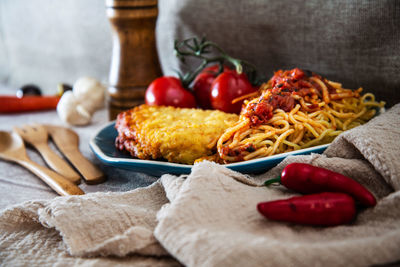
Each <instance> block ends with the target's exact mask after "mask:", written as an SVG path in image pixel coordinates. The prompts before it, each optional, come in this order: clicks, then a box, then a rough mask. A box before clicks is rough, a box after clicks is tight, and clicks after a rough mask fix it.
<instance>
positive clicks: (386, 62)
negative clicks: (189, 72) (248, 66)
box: [157, 0, 400, 106]
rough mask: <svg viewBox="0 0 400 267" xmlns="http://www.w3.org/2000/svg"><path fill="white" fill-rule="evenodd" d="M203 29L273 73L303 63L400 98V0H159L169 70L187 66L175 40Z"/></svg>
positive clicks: (163, 56) (350, 84)
mask: <svg viewBox="0 0 400 267" xmlns="http://www.w3.org/2000/svg"><path fill="white" fill-rule="evenodd" d="M203 35H204V36H206V37H207V39H209V40H211V41H214V42H216V43H217V44H219V45H220V46H221V47H223V48H224V49H225V50H226V51H227V52H228V53H229V54H231V55H232V56H234V57H237V58H241V59H246V60H248V61H250V62H252V63H254V64H255V65H256V66H258V68H259V70H261V71H262V72H264V73H265V74H266V75H267V76H268V77H271V76H272V74H273V71H274V70H278V69H289V68H294V67H300V68H304V69H308V70H312V71H314V72H317V73H319V74H321V75H323V76H326V77H327V78H328V79H331V80H333V81H337V82H341V83H342V84H343V86H344V87H346V88H352V89H356V88H358V87H360V86H362V87H363V88H364V91H371V92H373V93H375V94H376V95H377V97H378V98H379V99H380V100H385V101H387V102H388V104H389V106H390V105H393V104H394V103H398V102H400V1H397V0H382V1H362V0H335V1H321V0H308V1H304V0H280V1H273V0H247V1H243V0H159V18H158V24H157V45H158V53H159V57H160V62H161V65H162V69H163V71H164V72H165V73H167V74H174V73H175V70H185V66H183V65H182V64H181V63H180V62H179V61H178V59H177V58H176V57H175V56H174V53H173V40H174V39H178V40H183V39H186V38H190V37H193V36H198V37H201V36H203ZM188 68H189V69H190V68H193V66H192V65H190V64H189V66H188Z"/></svg>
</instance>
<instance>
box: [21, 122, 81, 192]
mask: <svg viewBox="0 0 400 267" xmlns="http://www.w3.org/2000/svg"><path fill="white" fill-rule="evenodd" d="M14 131H15V132H17V133H18V134H19V135H20V136H21V137H22V139H23V140H24V141H25V142H27V143H29V144H31V145H32V146H33V147H34V148H36V149H37V150H38V151H39V153H40V154H41V155H42V157H43V159H44V160H45V161H46V163H47V164H48V165H49V166H50V168H52V169H53V170H55V171H56V172H58V173H59V174H61V175H62V176H64V177H65V178H67V179H68V180H70V181H71V182H73V183H75V184H79V183H80V181H81V177H80V175H79V174H78V173H77V172H76V171H74V169H73V168H72V167H71V166H70V165H69V164H68V163H67V162H66V161H64V160H63V159H62V158H60V157H59V156H58V155H57V154H56V153H55V152H54V151H53V150H52V149H51V148H50V147H49V145H48V133H47V130H46V128H45V127H43V126H42V125H39V124H33V125H23V126H22V127H14Z"/></svg>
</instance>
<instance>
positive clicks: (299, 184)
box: [264, 163, 376, 207]
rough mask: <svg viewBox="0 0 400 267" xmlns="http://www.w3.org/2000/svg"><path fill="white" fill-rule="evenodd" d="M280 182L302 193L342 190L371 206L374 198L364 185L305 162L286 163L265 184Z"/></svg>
mask: <svg viewBox="0 0 400 267" xmlns="http://www.w3.org/2000/svg"><path fill="white" fill-rule="evenodd" d="M276 182H280V183H281V184H283V185H284V186H286V187H287V188H289V189H292V190H294V191H296V192H299V193H302V194H311V193H321V192H342V193H346V194H349V195H351V196H352V197H354V198H355V199H356V200H358V201H359V202H360V203H361V204H363V205H365V206H368V207H371V206H375V205H376V199H375V197H374V195H372V194H371V192H369V191H368V190H367V189H366V188H365V187H364V186H362V185H361V184H359V183H358V182H356V181H354V180H353V179H351V178H349V177H346V176H344V175H342V174H340V173H337V172H333V171H330V170H327V169H324V168H320V167H315V166H312V165H310V164H305V163H291V164H289V165H287V166H286V167H285V168H284V169H283V171H282V174H281V177H278V178H275V179H271V180H268V181H266V182H265V183H264V184H265V185H266V186H268V185H270V184H272V183H276Z"/></svg>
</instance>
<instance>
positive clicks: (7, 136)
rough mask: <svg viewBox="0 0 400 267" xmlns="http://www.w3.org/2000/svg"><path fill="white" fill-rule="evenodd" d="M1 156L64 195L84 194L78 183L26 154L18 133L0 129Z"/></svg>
mask: <svg viewBox="0 0 400 267" xmlns="http://www.w3.org/2000/svg"><path fill="white" fill-rule="evenodd" d="M0 158H1V159H3V160H8V161H13V162H16V163H18V164H20V165H21V166H23V167H25V168H27V169H28V170H30V171H31V172H32V173H34V174H35V175H37V176H38V177H39V178H40V179H42V181H43V182H45V183H46V184H47V185H49V186H50V187H51V188H52V189H53V190H54V191H56V192H57V193H58V194H60V195H62V196H67V195H83V194H84V192H83V191H82V190H81V189H80V188H79V187H78V186H77V185H75V184H73V183H72V182H71V181H69V180H67V179H66V178H65V177H63V176H61V175H60V174H58V173H56V172H53V171H51V170H49V169H47V168H45V167H43V166H40V165H39V164H37V163H36V162H33V161H32V160H30V159H29V158H28V155H27V154H26V149H25V146H24V141H23V140H22V138H21V137H20V136H19V135H18V134H17V133H14V132H13V133H9V132H4V131H0Z"/></svg>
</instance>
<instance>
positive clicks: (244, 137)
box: [203, 68, 385, 163]
mask: <svg viewBox="0 0 400 267" xmlns="http://www.w3.org/2000/svg"><path fill="white" fill-rule="evenodd" d="M361 91H362V88H359V89H357V90H354V91H353V90H350V89H344V88H342V85H341V84H340V83H337V82H332V81H329V80H327V79H325V78H322V77H321V76H319V75H317V74H315V73H307V74H306V72H305V71H302V70H300V69H298V68H295V69H293V70H289V71H282V70H280V71H277V72H275V75H274V76H273V77H272V78H271V79H270V80H269V81H268V83H265V84H263V85H262V86H261V87H260V90H259V94H258V96H256V97H254V98H252V99H250V100H246V101H245V104H244V106H243V108H242V112H241V114H240V118H239V121H238V122H237V123H236V124H235V125H233V126H232V127H230V128H228V129H227V130H226V131H225V132H224V133H223V134H222V135H221V136H220V138H219V139H218V141H217V150H218V152H217V154H216V155H214V156H211V157H208V158H207V159H209V160H210V159H211V160H214V161H218V162H220V163H230V162H236V161H243V160H250V159H254V158H260V157H265V156H270V155H274V154H278V153H284V152H289V151H293V150H298V149H303V148H308V147H311V146H316V145H320V144H326V143H329V142H331V141H332V140H333V139H334V138H335V137H336V136H338V135H339V134H340V133H342V132H343V131H346V130H348V129H351V128H354V127H356V126H359V125H361V124H363V123H365V122H367V121H368V120H369V119H371V118H372V117H373V116H374V115H375V113H376V109H377V108H382V107H383V106H384V104H385V103H384V102H377V101H375V96H374V95H373V94H371V93H367V94H364V95H361ZM203 159H204V158H203Z"/></svg>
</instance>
